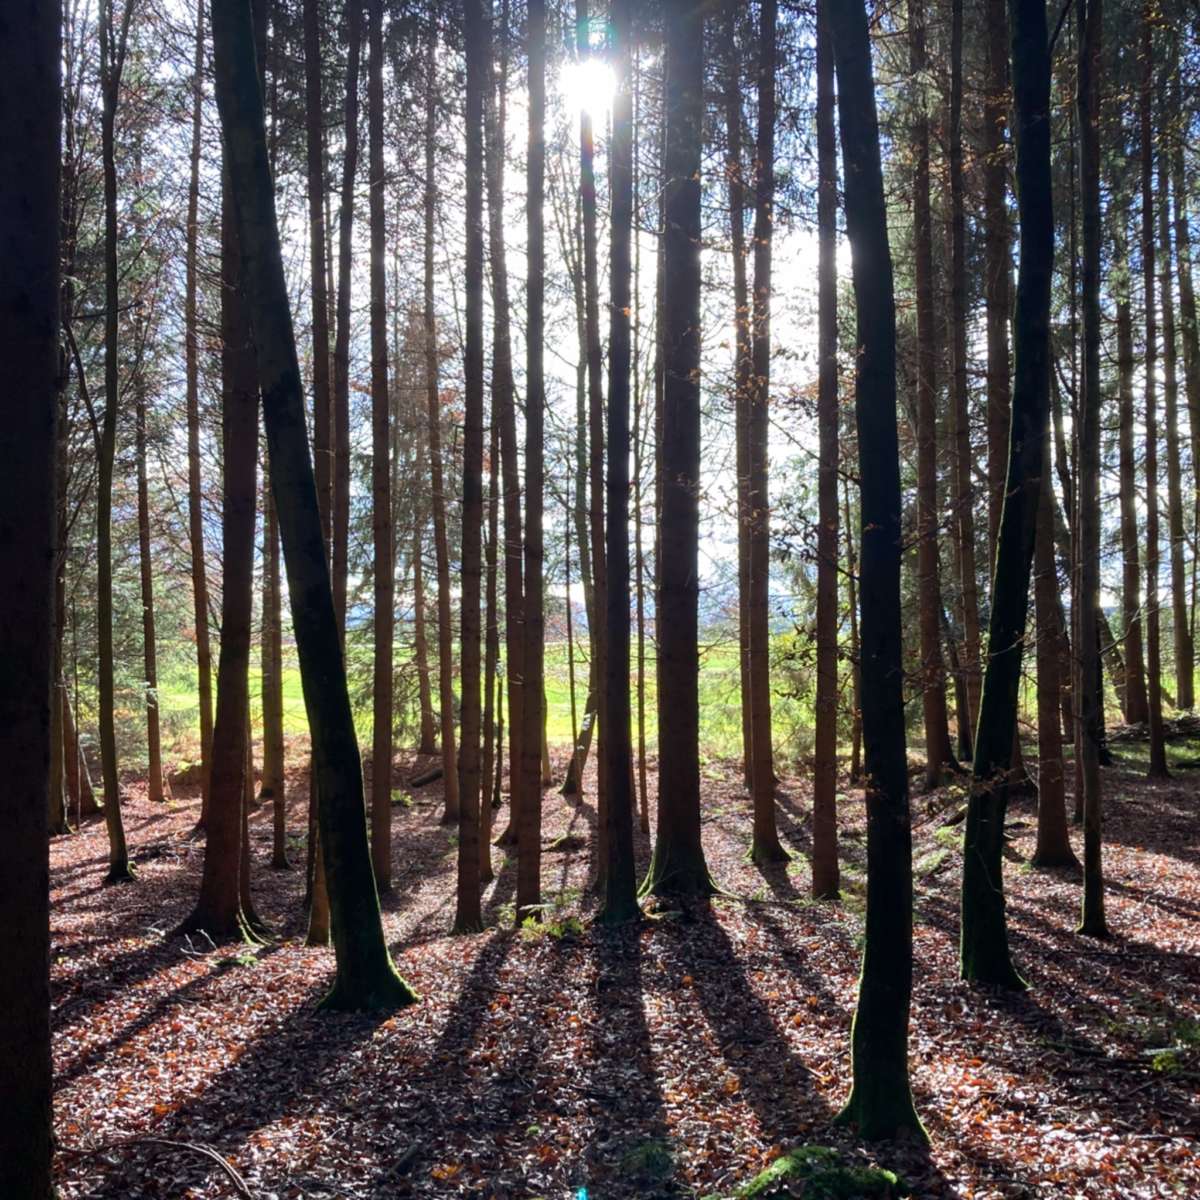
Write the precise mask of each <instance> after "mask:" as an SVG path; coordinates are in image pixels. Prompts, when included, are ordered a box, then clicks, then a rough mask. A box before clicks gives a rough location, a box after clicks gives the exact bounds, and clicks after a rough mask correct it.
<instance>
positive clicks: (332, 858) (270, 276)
mask: <svg viewBox="0 0 1200 1200" xmlns="http://www.w3.org/2000/svg"><path fill="white" fill-rule="evenodd" d="M213 45H214V62H215V74H216V92H217V102H218V108H219V109H220V113H221V125H222V131H223V133H224V138H225V145H226V147H227V148H228V154H229V178H230V181H231V184H232V189H233V196H234V210H235V213H236V217H237V224H238V232H239V242H240V245H241V249H242V255H243V264H244V267H245V282H246V284H247V289H246V290H247V299H248V308H249V310H250V317H251V321H252V324H253V326H254V333H255V349H256V352H257V361H258V378H259V384H260V387H261V390H262V395H263V414H264V419H265V424H266V428H267V440H268V448H269V453H270V461H271V480H272V487H273V488H274V493H275V502H276V505H277V508H278V512H279V524H280V533H281V535H282V541H283V553H284V561H285V564H286V567H287V572H288V594H289V596H290V597H291V601H292V621H293V625H294V627H295V630H296V642H297V646H298V648H299V652H300V671H301V679H302V682H303V684H304V699H305V706H306V708H307V709H308V717H309V724H310V727H311V728H312V731H313V743H314V746H313V760H314V764H315V766H316V769H317V771H318V774H319V779H318V785H317V795H318V797H319V801H320V803H319V818H320V828H321V842H322V846H323V854H324V859H325V865H326V869H327V872H328V883H329V898H330V908H331V914H332V925H333V935H334V948H335V950H336V956H337V979H336V982H335V983H334V987H333V991H332V992H331V993H330V995H329V996H328V997H326V999H325V1001H324V1005H325V1006H326V1007H330V1008H343V1009H381V1008H395V1007H398V1006H400V1005H403V1004H407V1003H411V1002H412V1001H413V1000H415V999H416V996H415V994H414V993H413V992H412V990H411V989H410V988H409V987H408V985H407V984H406V983H404V981H403V980H402V979H401V978H400V977H399V975H397V974H396V970H395V967H394V966H393V965H392V962H391V958H390V956H389V954H388V950H387V944H386V943H385V941H384V938H383V924H382V921H381V920H380V915H379V901H378V897H377V895H376V892H375V883H374V878H373V875H372V872H371V858H370V851H369V848H368V846H367V831H366V814H365V811H364V805H363V787H362V764H361V762H360V760H359V756H358V744H357V741H356V738H355V733H354V719H353V716H352V713H351V710H350V697H349V693H348V691H347V687H346V672H345V666H344V664H343V661H342V654H341V647H340V644H339V636H338V627H337V620H336V616H335V614H334V608H333V590H332V586H331V582H330V576H329V565H328V560H327V558H326V555H325V547H324V539H323V537H322V532H323V531H322V527H321V518H320V512H319V509H318V505H317V495H316V482H315V478H314V475H313V468H312V460H311V458H310V457H309V452H308V444H307V437H306V432H305V422H304V400H303V389H302V387H301V382H300V366H299V361H298V359H297V356H296V343H295V337H294V334H293V331H292V321H291V311H290V307H289V302H288V291H287V282H286V280H285V278H284V272H283V254H282V250H281V246H280V240H279V229H278V225H277V224H276V219H275V205H274V191H273V185H272V180H271V172H270V166H269V163H268V160H267V147H266V136H265V130H264V125H263V108H262V98H261V95H260V93H259V88H258V79H257V72H256V69H255V61H254V44H253V33H252V26H251V22H250V14H249V12H248V11H247V10H244V9H242V8H241V6H239V5H237V4H233V3H230V4H224V3H223V4H220V5H218V6H216V7H215V8H214V10H213Z"/></svg>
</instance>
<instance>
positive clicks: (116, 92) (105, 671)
mask: <svg viewBox="0 0 1200 1200" xmlns="http://www.w3.org/2000/svg"><path fill="white" fill-rule="evenodd" d="M113 4H114V0H101V2H100V17H99V25H100V72H101V81H100V91H101V98H102V104H103V107H102V112H101V121H100V127H101V159H102V163H103V174H104V418H103V422H102V424H101V430H100V445H99V463H98V466H97V471H96V572H97V579H96V628H97V633H96V640H97V643H98V649H99V657H100V662H99V682H100V689H99V690H100V711H99V724H100V764H101V771H102V774H103V777H104V822H105V825H106V826H107V827H108V876H107V880H106V881H107V882H109V883H123V882H127V881H128V880H131V879H132V878H133V869H132V867H131V866H130V864H129V851H128V849H127V848H126V845H125V826H124V823H123V822H122V820H121V783H120V778H119V776H118V773H117V731H116V726H115V723H114V716H113V707H114V703H115V695H114V690H115V688H114V663H113V578H112V489H113V463H114V459H115V455H116V448H117V414H118V410H119V408H120V348H119V347H118V345H117V331H118V321H119V317H120V302H121V297H120V275H119V263H118V258H117V237H118V234H117V162H116V120H117V103H118V101H119V99H120V93H121V74H122V71H123V70H124V66H125V49H126V46H127V45H128V41H129V26H130V22H131V20H132V17H133V9H134V3H133V0H126V3H125V7H124V9H123V10H122V12H121V23H120V27H119V28H116V29H114V27H113V21H114V14H113Z"/></svg>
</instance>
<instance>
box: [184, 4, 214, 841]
mask: <svg viewBox="0 0 1200 1200" xmlns="http://www.w3.org/2000/svg"><path fill="white" fill-rule="evenodd" d="M203 108H204V0H197V3H196V59H195V66H194V68H193V74H192V145H191V158H190V163H191V165H190V172H189V176H188V206H187V247H186V250H185V254H184V302H183V313H184V317H183V320H184V338H183V345H184V375H185V379H186V383H185V394H186V405H187V446H188V547H189V550H190V552H191V560H192V612H193V615H194V621H195V625H196V673H197V678H198V692H199V697H198V699H199V708H200V797H201V799H200V824H201V825H203V824H204V822H205V819H206V817H207V810H208V793H209V786H208V784H209V775H210V773H211V769H212V727H213V695H212V646H211V643H210V641H209V636H208V570H207V566H206V564H205V561H204V509H203V500H202V496H203V493H204V486H203V480H202V479H201V474H200V335H199V331H198V320H197V304H196V295H197V290H198V279H199V271H198V262H199V241H200V226H199V206H200V144H201V143H200V136H201V117H202V114H203Z"/></svg>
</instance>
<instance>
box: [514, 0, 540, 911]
mask: <svg viewBox="0 0 1200 1200" xmlns="http://www.w3.org/2000/svg"><path fill="white" fill-rule="evenodd" d="M527 21H528V28H527V36H528V56H529V82H528V90H529V149H528V158H527V165H526V201H525V218H526V237H527V265H526V271H525V276H526V281H527V282H526V305H527V318H526V366H525V572H524V618H525V621H524V658H523V667H524V676H523V691H524V695H523V697H522V705H521V770H520V775H519V776H518V779H519V783H518V782H517V781H514V782H513V784H512V790H513V793H514V795H515V794H517V792H518V788H519V792H520V799H519V801H518V808H517V812H516V813H515V817H516V821H517V841H518V855H519V858H518V863H517V898H516V917H517V922H518V924H519V923H521V922H522V921H524V920H525V919H526V918H529V917H532V918H534V919H536V917H537V914H538V911H539V909H538V906H539V905H540V904H541V898H542V889H541V867H542V855H541V849H542V847H541V837H542V761H541V749H542V735H543V731H544V725H545V719H544V710H545V696H544V692H543V689H544V687H545V677H544V655H543V650H544V647H543V644H542V640H543V636H544V614H543V596H542V560H543V557H544V548H543V543H542V503H543V500H542V493H543V490H544V487H545V475H544V465H543V430H544V418H545V412H544V408H545V402H546V392H545V379H544V376H543V352H544V348H543V345H542V338H543V335H544V332H545V320H544V307H545V282H546V281H545V235H544V230H543V226H542V208H543V204H544V198H545V177H546V140H545V138H546V134H545V116H546V5H545V0H529V7H528V17H527Z"/></svg>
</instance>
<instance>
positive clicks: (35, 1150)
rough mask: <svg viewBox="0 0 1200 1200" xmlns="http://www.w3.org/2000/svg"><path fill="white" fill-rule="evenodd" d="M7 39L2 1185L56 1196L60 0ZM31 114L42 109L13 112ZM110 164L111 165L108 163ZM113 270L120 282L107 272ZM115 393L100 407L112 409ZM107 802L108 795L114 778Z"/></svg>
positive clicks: (1, 475) (9, 24)
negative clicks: (53, 911)
mask: <svg viewBox="0 0 1200 1200" xmlns="http://www.w3.org/2000/svg"><path fill="white" fill-rule="evenodd" d="M4 23H5V31H4V36H3V38H0V112H4V113H5V114H7V115H8V117H9V121H10V129H9V131H8V132H7V133H6V136H5V137H4V138H3V139H2V140H0V226H2V227H3V229H4V240H3V243H2V246H3V249H2V250H0V354H2V355H3V361H4V364H5V367H4V378H5V392H4V400H3V402H2V407H3V415H4V437H3V439H0V545H3V546H4V569H5V573H6V575H7V578H6V580H5V585H4V589H3V592H2V593H0V661H2V662H3V664H4V668H3V670H0V747H3V757H2V759H0V761H3V763H4V775H5V779H4V788H3V792H2V794H0V820H2V823H3V829H4V837H3V839H0V878H2V879H3V881H4V884H3V891H2V892H0V953H2V954H3V960H4V967H5V969H4V973H3V980H2V981H0V1012H3V1014H4V1019H3V1021H2V1022H0V1095H4V1096H8V1097H9V1101H8V1102H7V1103H6V1105H5V1110H6V1116H5V1119H4V1120H3V1121H2V1122H0V1195H4V1196H12V1197H18V1196H19V1197H21V1200H50V1197H52V1196H54V1195H55V1190H54V1185H53V1183H52V1181H51V1171H50V1166H51V1154H52V1152H53V1131H52V1128H51V1120H52V1094H53V1092H52V1085H53V1073H52V1070H51V1062H50V895H49V888H48V875H49V861H48V858H49V856H48V850H47V835H48V833H49V829H48V825H47V813H48V808H49V775H50V726H51V717H50V708H51V705H52V704H53V703H54V701H55V699H56V697H55V690H54V686H53V677H52V675H51V664H52V661H53V657H54V576H55V561H56V558H57V554H58V549H59V548H58V547H57V546H56V544H55V542H56V539H55V516H56V508H57V505H56V502H55V445H56V440H57V439H56V430H55V424H56V417H57V412H56V410H57V408H58V403H59V383H60V358H59V335H60V332H61V329H60V323H59V303H60V295H59V270H60V266H59V248H60V217H61V214H62V209H61V206H60V185H59V164H60V162H61V159H62V134H61V131H60V130H61V126H60V123H59V121H58V119H57V114H59V113H60V112H61V111H62V68H61V62H62V47H61V39H62V9H61V5H60V4H59V3H58V2H57V0H50V2H48V3H44V2H38V3H30V2H27V3H22V4H18V5H16V6H14V7H13V8H12V9H10V10H9V11H7V12H6V14H5V21H4ZM22 113H30V114H37V115H38V118H39V119H38V120H33V119H30V118H24V119H19V118H18V114H22ZM106 165H107V164H106ZM112 282H113V283H114V284H115V281H112ZM114 398H115V397H114V394H113V393H110V394H109V396H108V397H107V406H108V407H109V408H113V409H115V403H114ZM109 796H110V798H111V799H112V800H113V801H114V807H115V800H116V796H115V794H114V793H109Z"/></svg>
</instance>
